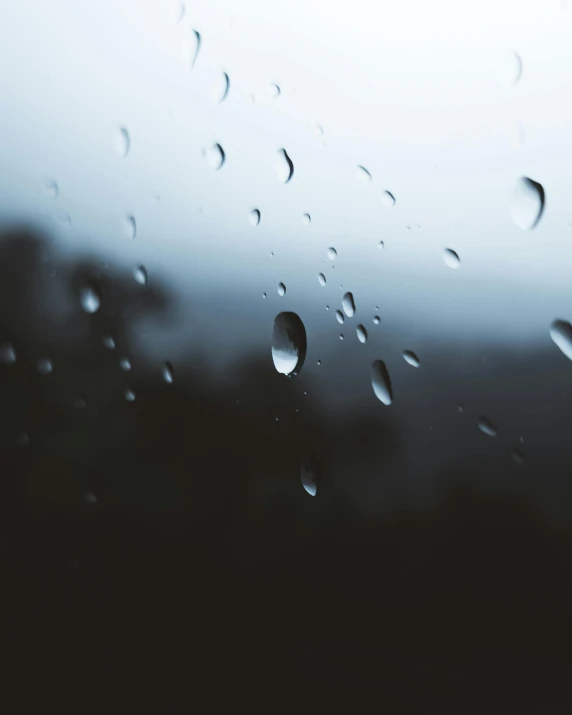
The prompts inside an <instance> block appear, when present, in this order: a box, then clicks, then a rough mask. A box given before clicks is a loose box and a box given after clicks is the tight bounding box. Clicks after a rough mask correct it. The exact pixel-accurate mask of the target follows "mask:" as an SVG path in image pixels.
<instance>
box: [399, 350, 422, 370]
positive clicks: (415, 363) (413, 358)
mask: <svg viewBox="0 0 572 715" xmlns="http://www.w3.org/2000/svg"><path fill="white" fill-rule="evenodd" d="M403 359H404V360H405V362H406V363H407V364H408V365H411V366H412V367H419V366H420V365H421V360H419V358H418V357H417V355H416V354H415V353H414V352H411V350H404V351H403Z"/></svg>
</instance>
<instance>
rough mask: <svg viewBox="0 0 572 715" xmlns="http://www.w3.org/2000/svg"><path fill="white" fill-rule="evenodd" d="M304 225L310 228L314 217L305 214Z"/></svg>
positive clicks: (303, 217)
mask: <svg viewBox="0 0 572 715" xmlns="http://www.w3.org/2000/svg"><path fill="white" fill-rule="evenodd" d="M302 223H303V224H304V226H309V225H310V224H311V223H312V217H311V216H310V214H304V215H303V216H302Z"/></svg>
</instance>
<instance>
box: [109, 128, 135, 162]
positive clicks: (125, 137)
mask: <svg viewBox="0 0 572 715" xmlns="http://www.w3.org/2000/svg"><path fill="white" fill-rule="evenodd" d="M113 146H114V148H115V151H116V152H117V153H118V154H119V156H123V157H125V156H127V154H128V153H129V148H130V146H131V138H130V136H129V132H128V130H127V128H126V127H118V128H117V131H116V133H115V139H114V141H113Z"/></svg>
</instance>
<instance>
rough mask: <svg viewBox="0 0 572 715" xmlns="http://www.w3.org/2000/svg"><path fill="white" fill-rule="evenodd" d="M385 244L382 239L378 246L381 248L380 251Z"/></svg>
mask: <svg viewBox="0 0 572 715" xmlns="http://www.w3.org/2000/svg"><path fill="white" fill-rule="evenodd" d="M384 246H385V243H384V242H383V241H380V242H379V243H378V244H377V247H378V248H379V250H380V251H381V249H382V248H383V247H384Z"/></svg>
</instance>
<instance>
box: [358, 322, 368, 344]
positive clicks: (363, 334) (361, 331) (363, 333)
mask: <svg viewBox="0 0 572 715" xmlns="http://www.w3.org/2000/svg"><path fill="white" fill-rule="evenodd" d="M356 333H357V336H358V340H359V341H360V343H366V342H367V330H366V329H365V328H364V326H363V325H361V324H360V325H358V326H357V328H356Z"/></svg>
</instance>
